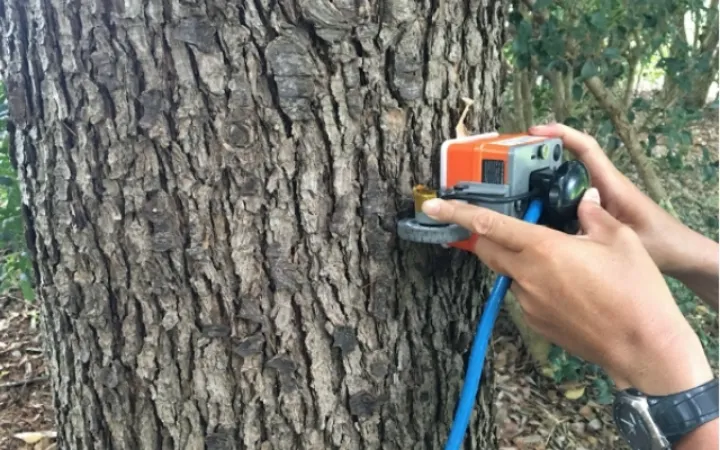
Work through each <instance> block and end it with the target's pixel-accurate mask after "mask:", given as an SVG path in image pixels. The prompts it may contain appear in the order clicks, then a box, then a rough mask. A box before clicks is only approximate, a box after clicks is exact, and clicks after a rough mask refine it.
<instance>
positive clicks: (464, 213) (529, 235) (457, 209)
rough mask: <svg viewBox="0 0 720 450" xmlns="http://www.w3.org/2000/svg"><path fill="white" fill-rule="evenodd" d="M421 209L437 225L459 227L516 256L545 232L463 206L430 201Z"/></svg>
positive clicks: (434, 200) (462, 204)
mask: <svg viewBox="0 0 720 450" xmlns="http://www.w3.org/2000/svg"><path fill="white" fill-rule="evenodd" d="M422 208H423V212H424V213H425V214H427V215H428V216H430V217H431V218H433V219H435V220H437V221H440V222H445V223H454V224H457V225H460V226H461V227H463V228H465V229H467V230H470V231H472V232H473V233H476V234H478V235H480V236H482V237H484V238H485V239H488V240H490V241H492V242H495V243H497V244H499V245H502V246H503V247H505V248H508V249H510V250H514V251H516V252H519V251H522V250H523V249H524V248H526V247H528V246H529V245H530V244H531V243H532V242H534V241H535V240H536V239H538V238H539V237H541V236H542V233H543V232H544V228H542V227H538V226H536V225H534V224H531V223H528V222H523V221H522V220H518V219H516V218H514V217H510V216H507V215H505V214H501V213H499V212H496V211H493V210H491V209H487V208H482V207H480V206H475V205H471V204H468V203H463V202H449V201H446V200H442V199H432V200H428V201H426V202H424V203H423V207H422Z"/></svg>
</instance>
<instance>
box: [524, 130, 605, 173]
mask: <svg viewBox="0 0 720 450" xmlns="http://www.w3.org/2000/svg"><path fill="white" fill-rule="evenodd" d="M528 132H529V133H530V134H532V135H534V136H546V137H558V138H560V139H562V141H563V145H564V146H565V147H566V148H567V149H569V150H570V151H571V152H573V153H574V154H575V156H577V158H578V159H579V160H580V161H582V162H583V163H585V165H586V166H587V167H588V169H589V170H590V171H591V172H603V171H607V170H613V169H615V166H614V165H613V163H612V161H610V159H609V158H608V157H607V155H606V154H605V152H604V151H603V149H602V148H601V147H600V144H598V142H597V141H596V140H595V138H593V137H592V136H590V135H589V134H587V133H583V132H582V131H579V130H576V129H574V128H571V127H569V126H567V125H564V124H561V123H554V124H550V125H537V126H533V127H530V129H529V130H528Z"/></svg>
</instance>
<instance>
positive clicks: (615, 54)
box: [603, 47, 620, 60]
mask: <svg viewBox="0 0 720 450" xmlns="http://www.w3.org/2000/svg"><path fill="white" fill-rule="evenodd" d="M603 56H605V57H606V58H607V59H610V60H613V59H619V58H620V50H618V49H617V48H615V47H608V48H606V49H605V50H604V51H603Z"/></svg>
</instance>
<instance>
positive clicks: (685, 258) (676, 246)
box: [529, 124, 718, 305]
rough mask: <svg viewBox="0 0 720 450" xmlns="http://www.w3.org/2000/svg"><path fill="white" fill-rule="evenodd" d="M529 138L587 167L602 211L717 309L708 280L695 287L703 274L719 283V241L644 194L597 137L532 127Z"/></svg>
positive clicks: (666, 270)
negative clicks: (552, 144) (553, 142)
mask: <svg viewBox="0 0 720 450" xmlns="http://www.w3.org/2000/svg"><path fill="white" fill-rule="evenodd" d="M529 133H530V134H531V135H535V136H545V137H558V138H561V139H562V140H563V144H564V146H565V148H567V149H568V150H570V151H571V152H572V153H574V154H575V156H576V157H577V158H578V159H579V160H581V161H582V162H583V163H584V164H585V166H586V167H587V169H588V171H589V172H590V177H591V180H592V184H593V186H594V187H596V188H597V189H598V191H600V197H601V198H602V199H603V208H605V210H606V211H608V212H609V213H610V214H612V215H613V216H614V217H615V218H616V219H617V220H619V221H620V222H622V223H624V224H625V225H627V226H629V227H630V228H632V229H633V230H634V231H635V232H636V233H637V235H638V236H639V237H640V239H641V241H642V243H643V245H644V246H645V249H646V250H647V251H648V253H649V254H650V256H651V257H652V259H653V261H654V262H655V264H656V265H657V266H658V268H659V269H660V271H661V272H663V273H664V274H666V275H670V276H673V277H675V278H678V279H681V280H682V281H684V282H686V284H689V285H692V284H695V286H690V287H691V288H692V289H693V290H695V291H696V293H699V292H700V291H702V293H703V294H705V295H704V296H705V297H706V298H705V300H706V301H708V302H709V303H712V304H714V305H717V298H715V297H716V296H717V291H716V290H713V289H709V288H707V287H706V286H699V284H707V282H708V281H707V280H703V281H702V283H697V282H696V281H698V280H697V278H698V276H699V275H698V274H699V273H702V274H703V276H704V275H705V273H707V275H708V276H710V277H711V278H712V279H711V280H709V283H710V284H717V281H716V280H717V278H714V277H713V275H712V274H716V273H717V270H718V257H717V253H718V244H717V243H716V242H714V241H712V240H710V239H708V238H707V237H705V236H703V235H701V234H700V233H697V232H695V231H693V230H691V229H690V228H688V227H687V226H685V225H683V224H682V223H681V222H680V221H678V220H677V219H675V218H674V217H673V216H672V215H670V214H669V213H668V212H667V211H665V210H664V209H663V208H661V207H660V206H659V205H657V204H656V203H655V202H654V201H653V200H652V199H650V198H649V197H648V196H647V195H645V194H644V193H643V192H642V191H640V189H638V188H637V186H635V185H634V184H633V183H632V182H631V181H630V180H629V179H628V178H627V177H626V176H625V175H623V174H622V173H621V172H620V171H619V170H618V169H617V168H616V167H615V166H614V165H613V163H612V162H611V161H610V159H609V158H608V157H607V156H606V155H605V152H603V150H602V149H601V148H600V145H599V144H598V143H597V141H596V140H595V139H594V138H593V137H591V136H589V135H587V134H585V133H583V132H580V131H578V130H575V129H573V128H570V127H568V126H565V125H562V124H549V125H539V126H534V127H531V128H530V129H529ZM715 277H716V275H715ZM704 278H707V276H704ZM688 282H689V283H688ZM693 282H695V283H693ZM703 294H700V293H699V295H701V296H703Z"/></svg>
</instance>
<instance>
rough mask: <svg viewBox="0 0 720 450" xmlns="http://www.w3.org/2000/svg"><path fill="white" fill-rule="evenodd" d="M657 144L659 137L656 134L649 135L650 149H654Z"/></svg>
mask: <svg viewBox="0 0 720 450" xmlns="http://www.w3.org/2000/svg"><path fill="white" fill-rule="evenodd" d="M656 145H657V137H656V136H655V135H654V134H651V135H649V136H648V145H647V146H648V150H652V149H653V148H655V146H656Z"/></svg>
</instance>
